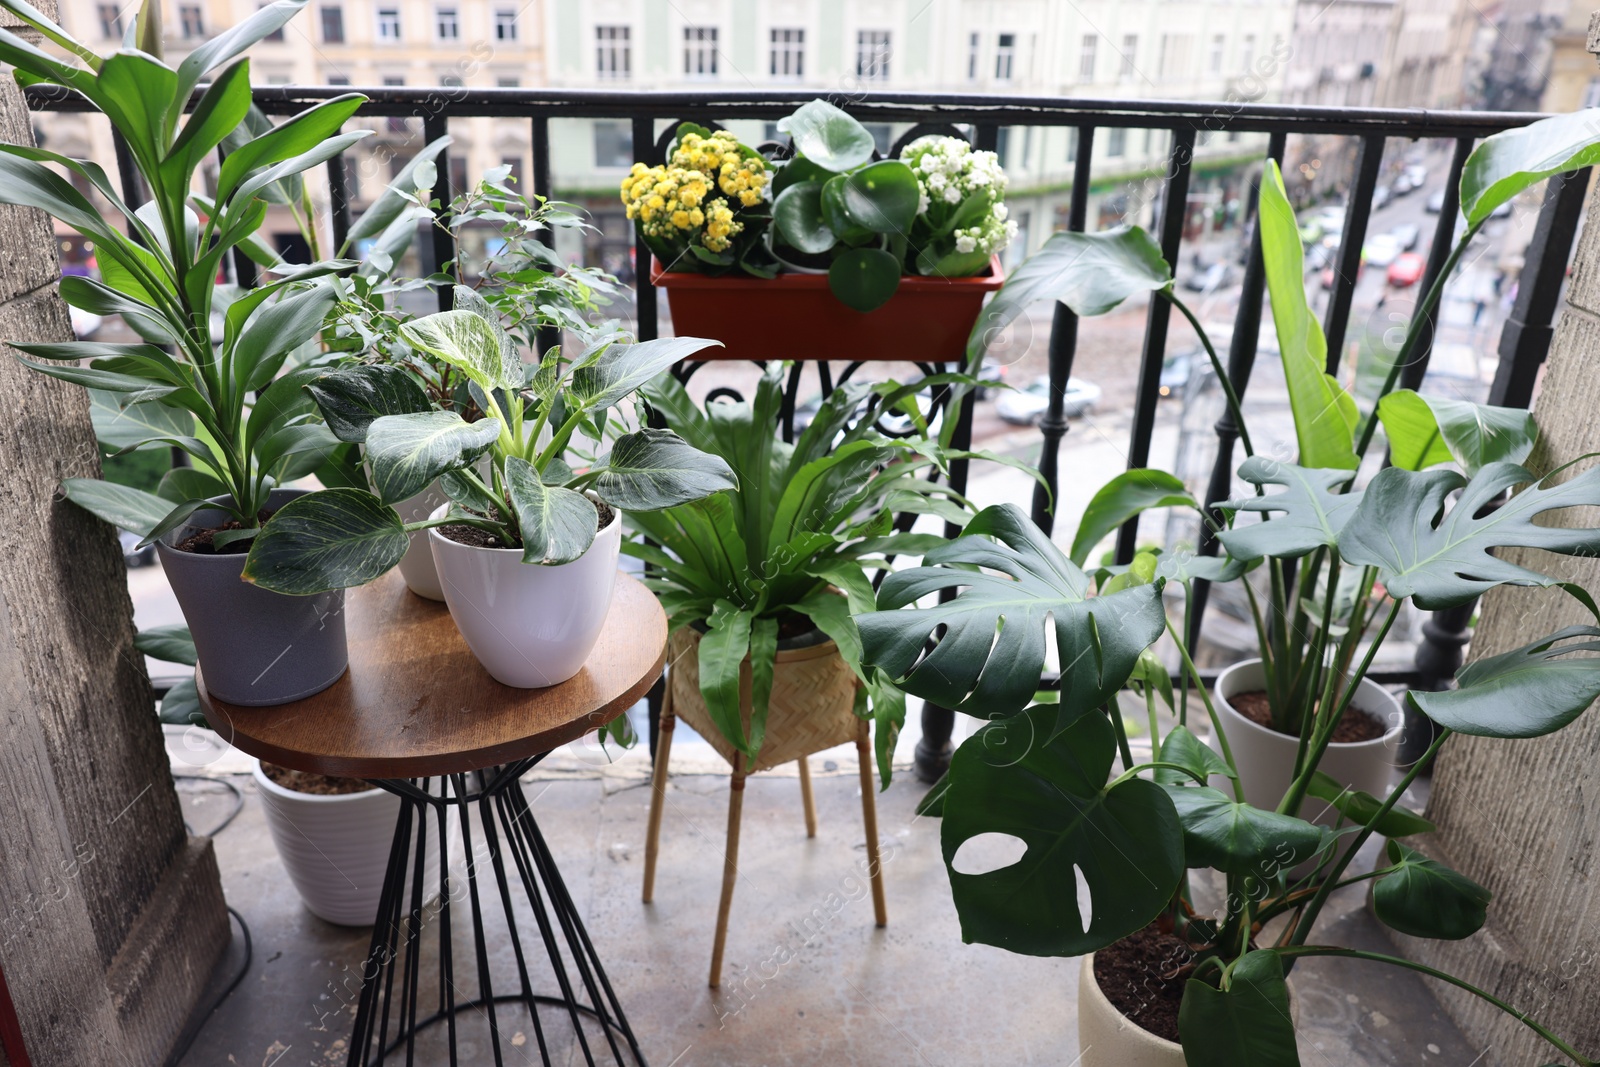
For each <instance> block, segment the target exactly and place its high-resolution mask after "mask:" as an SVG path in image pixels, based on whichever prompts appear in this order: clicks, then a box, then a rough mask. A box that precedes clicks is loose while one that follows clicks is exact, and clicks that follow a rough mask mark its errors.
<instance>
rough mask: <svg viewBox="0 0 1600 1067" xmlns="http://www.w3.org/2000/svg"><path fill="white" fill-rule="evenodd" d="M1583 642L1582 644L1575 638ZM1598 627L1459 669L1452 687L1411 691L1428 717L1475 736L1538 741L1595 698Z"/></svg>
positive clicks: (1599, 688)
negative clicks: (1428, 691)
mask: <svg viewBox="0 0 1600 1067" xmlns="http://www.w3.org/2000/svg"><path fill="white" fill-rule="evenodd" d="M1580 638H1581V639H1583V640H1580ZM1595 652H1600V627H1595V626H1568V627H1566V628H1564V629H1561V630H1557V631H1556V632H1555V633H1553V634H1551V635H1550V636H1548V637H1541V638H1539V639H1538V640H1537V641H1532V642H1529V643H1528V644H1526V645H1523V646H1522V647H1521V648H1516V649H1512V650H1511V651H1510V652H1503V653H1501V654H1500V655H1498V656H1485V657H1484V658H1482V659H1478V660H1474V661H1473V662H1472V663H1469V664H1467V666H1465V667H1463V668H1462V669H1461V670H1460V671H1459V672H1458V673H1457V675H1456V688H1455V689H1450V690H1445V691H1444V692H1442V693H1425V692H1421V691H1418V690H1413V691H1411V692H1410V693H1408V694H1406V695H1407V698H1408V699H1409V700H1410V701H1411V702H1412V703H1413V704H1414V705H1416V707H1417V708H1419V709H1420V710H1421V711H1422V713H1423V714H1425V715H1427V716H1428V718H1430V719H1433V720H1434V721H1435V722H1437V723H1439V724H1440V725H1441V726H1446V727H1449V728H1450V729H1452V730H1454V731H1456V732H1457V733H1463V734H1475V735H1477V736H1480V737H1542V736H1544V735H1545V734H1549V733H1554V732H1555V731H1557V730H1559V729H1561V728H1562V727H1563V726H1566V725H1567V724H1568V723H1570V722H1572V721H1573V720H1574V719H1576V718H1577V717H1578V716H1579V715H1582V714H1583V713H1584V711H1585V710H1587V709H1588V707H1589V706H1590V705H1591V704H1593V703H1594V701H1595V699H1596V698H1597V697H1600V659H1596V658H1594V657H1593V656H1592V655H1577V656H1573V657H1572V658H1563V657H1568V656H1572V654H1573V653H1595Z"/></svg>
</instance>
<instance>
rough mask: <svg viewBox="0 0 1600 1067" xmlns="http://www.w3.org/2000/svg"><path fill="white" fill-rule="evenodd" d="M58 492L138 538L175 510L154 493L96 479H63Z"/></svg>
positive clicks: (148, 534) (154, 527)
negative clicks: (136, 535)
mask: <svg viewBox="0 0 1600 1067" xmlns="http://www.w3.org/2000/svg"><path fill="white" fill-rule="evenodd" d="M61 491H62V492H63V493H65V494H66V497H67V499H68V500H70V501H72V502H73V503H74V504H76V505H78V506H79V507H80V508H83V509H84V510H85V511H87V512H89V513H90V514H92V515H95V516H97V517H98V518H100V519H102V520H104V521H105V522H109V523H110V524H111V525H113V526H115V527H117V529H119V530H127V531H128V532H129V533H136V534H138V535H139V536H140V537H149V536H150V532H151V531H152V530H155V529H156V528H157V527H159V526H160V525H161V523H162V522H163V521H164V520H165V519H166V518H167V517H168V516H169V515H170V514H171V513H172V512H173V511H174V510H176V509H175V508H174V507H173V504H172V501H170V500H163V499H162V498H161V497H158V496H156V495H155V494H154V493H147V492H145V491H144V490H142V489H135V488H133V487H132V486H128V485H117V484H116V483H115V482H103V481H101V480H100V479H98V478H67V479H65V480H64V481H62V483H61Z"/></svg>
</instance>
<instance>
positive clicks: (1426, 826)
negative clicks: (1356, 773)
mask: <svg viewBox="0 0 1600 1067" xmlns="http://www.w3.org/2000/svg"><path fill="white" fill-rule="evenodd" d="M1306 792H1307V793H1308V794H1310V795H1311V796H1314V797H1317V798H1319V799H1321V800H1326V801H1327V802H1328V803H1329V804H1332V805H1333V807H1334V808H1335V809H1337V810H1338V811H1339V813H1340V814H1342V815H1343V816H1344V817H1345V818H1347V819H1349V820H1350V821H1351V822H1353V823H1355V824H1356V825H1357V826H1366V825H1368V824H1370V823H1372V818H1373V816H1375V815H1377V814H1378V812H1379V810H1380V809H1381V808H1382V807H1383V802H1382V801H1381V800H1379V799H1378V798H1377V797H1375V796H1373V795H1372V794H1371V793H1363V792H1362V791H1361V790H1359V789H1350V788H1348V787H1346V786H1344V785H1342V784H1340V782H1339V781H1338V780H1337V779H1335V778H1333V777H1332V776H1331V775H1327V774H1324V773H1322V772H1321V771H1317V772H1316V773H1314V774H1313V775H1312V776H1311V785H1310V786H1309V787H1308V788H1307V789H1306ZM1437 829H1438V827H1437V826H1435V825H1433V823H1431V822H1429V821H1428V820H1427V819H1424V818H1423V817H1422V816H1420V815H1418V814H1417V813H1416V812H1414V811H1408V810H1407V809H1405V808H1402V807H1400V806H1399V805H1396V806H1394V807H1392V808H1390V809H1389V810H1388V811H1387V812H1386V813H1384V816H1383V818H1381V819H1379V820H1378V822H1377V823H1376V825H1373V827H1372V831H1373V833H1377V834H1382V835H1383V836H1384V837H1410V836H1412V835H1413V834H1431V833H1433V832H1434V831H1435V830H1437Z"/></svg>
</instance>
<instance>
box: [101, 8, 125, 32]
mask: <svg viewBox="0 0 1600 1067" xmlns="http://www.w3.org/2000/svg"><path fill="white" fill-rule="evenodd" d="M123 32H124V31H123V28H122V9H121V8H119V7H118V6H117V5H116V4H101V5H100V36H102V37H104V38H106V39H107V40H111V41H120V40H122V34H123Z"/></svg>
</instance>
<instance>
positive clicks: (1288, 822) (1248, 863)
mask: <svg viewBox="0 0 1600 1067" xmlns="http://www.w3.org/2000/svg"><path fill="white" fill-rule="evenodd" d="M1165 788H1166V790H1167V794H1168V795H1169V796H1171V797H1172V803H1173V805H1174V806H1175V807H1176V808H1177V810H1178V818H1179V819H1180V820H1181V821H1182V822H1183V855H1184V862H1185V863H1186V864H1187V865H1188V866H1190V867H1212V868H1215V869H1216V870H1219V871H1226V872H1227V873H1229V874H1250V875H1255V876H1256V877H1257V878H1262V879H1270V878H1272V877H1274V876H1275V875H1278V874H1281V873H1282V872H1284V871H1286V870H1288V869H1289V868H1291V867H1293V866H1295V865H1296V864H1298V863H1300V862H1301V861H1303V860H1306V859H1308V858H1310V857H1311V856H1312V855H1313V854H1315V853H1316V851H1317V849H1318V848H1319V847H1321V845H1322V837H1323V831H1322V828H1321V827H1319V826H1314V825H1312V824H1311V823H1308V822H1306V821H1305V820H1304V819H1297V818H1295V817H1294V816H1292V815H1280V814H1279V813H1278V812H1275V811H1263V810H1262V809H1260V808H1253V807H1251V806H1250V805H1249V804H1244V803H1240V802H1238V801H1235V800H1230V799H1228V796H1227V795H1226V794H1225V793H1222V792H1220V791H1219V790H1216V789H1212V788H1211V787H1209V786H1177V785H1169V786H1166V787H1165Z"/></svg>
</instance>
